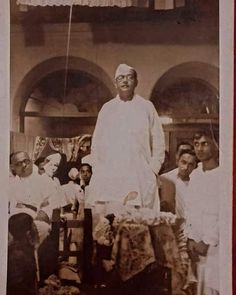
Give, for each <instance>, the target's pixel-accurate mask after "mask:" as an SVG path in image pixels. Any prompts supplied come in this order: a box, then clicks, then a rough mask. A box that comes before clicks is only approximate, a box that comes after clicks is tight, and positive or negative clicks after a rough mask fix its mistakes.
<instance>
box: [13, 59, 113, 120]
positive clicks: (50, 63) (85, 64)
mask: <svg viewBox="0 0 236 295" xmlns="http://www.w3.org/2000/svg"><path fill="white" fill-rule="evenodd" d="M65 63H66V57H65V56H58V57H54V58H51V59H47V60H45V61H43V62H41V63H40V64H38V65H36V66H35V67H34V68H32V69H31V70H30V71H29V72H28V73H27V74H26V75H25V77H24V78H23V80H22V82H21V83H20V85H19V87H18V89H17V91H16V95H15V97H14V101H13V110H12V111H13V115H14V116H18V117H19V116H20V113H21V112H23V111H24V110H25V106H26V103H27V99H28V96H29V94H30V92H31V90H32V89H33V88H34V87H35V86H36V85H37V84H38V83H39V81H40V80H42V79H43V78H44V77H45V76H47V75H49V74H51V73H53V72H56V71H60V70H63V69H65ZM68 69H70V70H78V71H80V72H83V73H85V74H86V75H87V76H89V77H90V78H91V79H92V80H95V81H98V82H99V83H101V85H103V86H104V88H106V90H107V92H108V93H109V96H110V97H113V96H114V95H115V88H114V85H113V82H112V79H111V78H110V77H109V75H108V74H107V73H106V72H105V71H104V70H103V69H102V68H101V67H100V66H98V65H96V64H95V63H93V62H91V61H88V60H86V59H83V58H80V57H74V56H70V57H69V59H68Z"/></svg>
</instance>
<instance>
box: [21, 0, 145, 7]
mask: <svg viewBox="0 0 236 295" xmlns="http://www.w3.org/2000/svg"><path fill="white" fill-rule="evenodd" d="M16 3H17V4H21V5H32V6H47V5H48V6H54V5H56V6H66V5H72V4H73V5H80V6H89V7H113V6H117V7H131V6H134V7H149V1H148V0H17V1H16Z"/></svg>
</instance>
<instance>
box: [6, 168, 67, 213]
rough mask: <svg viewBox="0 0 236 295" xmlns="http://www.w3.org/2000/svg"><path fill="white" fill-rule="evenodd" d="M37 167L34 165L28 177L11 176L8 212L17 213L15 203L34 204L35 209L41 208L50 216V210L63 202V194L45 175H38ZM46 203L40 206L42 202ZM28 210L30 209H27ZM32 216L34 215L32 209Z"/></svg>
mask: <svg viewBox="0 0 236 295" xmlns="http://www.w3.org/2000/svg"><path fill="white" fill-rule="evenodd" d="M37 170H38V168H37V167H35V166H34V168H33V173H32V174H31V175H29V176H28V177H24V178H20V177H19V176H15V177H11V178H10V183H9V201H10V213H11V214H14V213H18V211H22V210H17V204H21V203H23V204H27V205H31V206H34V207H35V208H36V209H37V210H40V209H42V210H43V211H45V213H47V214H48V216H49V218H51V217H52V211H53V209H55V208H59V207H60V206H61V205H62V204H65V201H64V194H63V192H62V191H61V190H60V188H58V187H57V184H56V183H55V182H54V181H53V180H52V179H51V178H50V177H48V176H47V175H45V174H44V175H39V174H38V171H37ZM43 203H45V204H46V205H45V206H44V205H43V207H42V204H43ZM28 211H29V212H30V211H32V210H30V209H29V210H28ZM32 213H33V214H31V215H32V217H33V218H34V217H35V213H34V211H32Z"/></svg>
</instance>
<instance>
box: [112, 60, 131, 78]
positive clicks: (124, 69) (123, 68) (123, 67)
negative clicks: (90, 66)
mask: <svg viewBox="0 0 236 295" xmlns="http://www.w3.org/2000/svg"><path fill="white" fill-rule="evenodd" d="M130 71H133V72H134V73H135V74H136V71H135V69H134V68H132V67H130V66H128V65H127V64H119V66H118V67H117V69H116V72H115V79H116V78H117V77H118V76H120V75H125V74H127V73H130Z"/></svg>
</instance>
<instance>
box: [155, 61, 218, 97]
mask: <svg viewBox="0 0 236 295" xmlns="http://www.w3.org/2000/svg"><path fill="white" fill-rule="evenodd" d="M182 79H197V80H199V81H201V82H202V83H205V84H206V85H207V86H208V87H210V88H211V90H212V91H213V92H214V93H215V94H216V95H217V96H218V93H219V68H217V67H216V66H213V65H210V64H207V63H203V62H194V61H193V62H186V63H183V64H179V65H177V66H174V67H172V68H170V69H169V70H168V71H167V72H166V73H164V74H163V75H162V76H161V77H160V78H159V79H158V81H157V82H156V83H155V85H154V87H153V89H152V92H151V97H150V99H151V100H153V99H154V97H153V96H154V94H155V93H156V92H158V93H161V92H163V91H164V90H165V89H166V88H167V87H168V86H170V85H171V84H173V83H176V82H178V81H180V80H182Z"/></svg>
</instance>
